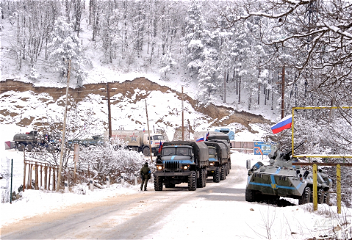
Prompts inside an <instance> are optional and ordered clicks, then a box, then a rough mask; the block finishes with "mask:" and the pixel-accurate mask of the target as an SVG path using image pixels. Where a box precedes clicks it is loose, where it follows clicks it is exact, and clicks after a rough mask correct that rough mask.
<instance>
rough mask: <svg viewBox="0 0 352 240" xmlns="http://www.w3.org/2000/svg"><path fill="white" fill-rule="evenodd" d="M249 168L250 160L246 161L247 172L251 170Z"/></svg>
mask: <svg viewBox="0 0 352 240" xmlns="http://www.w3.org/2000/svg"><path fill="white" fill-rule="evenodd" d="M251 166H252V164H251V160H247V161H246V168H247V169H248V170H249V169H251Z"/></svg>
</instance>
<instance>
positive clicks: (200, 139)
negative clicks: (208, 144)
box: [196, 138, 204, 142]
mask: <svg viewBox="0 0 352 240" xmlns="http://www.w3.org/2000/svg"><path fill="white" fill-rule="evenodd" d="M196 142H204V138H198V139H197V140H196Z"/></svg>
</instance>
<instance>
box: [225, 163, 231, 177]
mask: <svg viewBox="0 0 352 240" xmlns="http://www.w3.org/2000/svg"><path fill="white" fill-rule="evenodd" d="M226 169H227V174H226V175H229V174H230V164H229V163H226Z"/></svg>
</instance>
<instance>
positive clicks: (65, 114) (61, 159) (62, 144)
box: [54, 59, 71, 192]
mask: <svg viewBox="0 0 352 240" xmlns="http://www.w3.org/2000/svg"><path fill="white" fill-rule="evenodd" d="M70 72H71V59H69V61H68V72H67V86H66V102H65V113H64V125H63V129H62V137H61V151H60V166H59V172H58V174H57V175H58V176H57V187H56V191H57V192H58V191H59V190H60V183H61V171H62V161H63V157H64V151H65V135H66V118H67V104H68V88H69V84H70ZM54 182H55V179H54Z"/></svg>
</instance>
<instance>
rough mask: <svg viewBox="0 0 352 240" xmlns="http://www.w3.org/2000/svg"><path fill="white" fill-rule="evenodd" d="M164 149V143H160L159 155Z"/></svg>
mask: <svg viewBox="0 0 352 240" xmlns="http://www.w3.org/2000/svg"><path fill="white" fill-rule="evenodd" d="M162 149H163V143H162V142H161V141H160V143H159V150H158V153H161V150H162Z"/></svg>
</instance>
